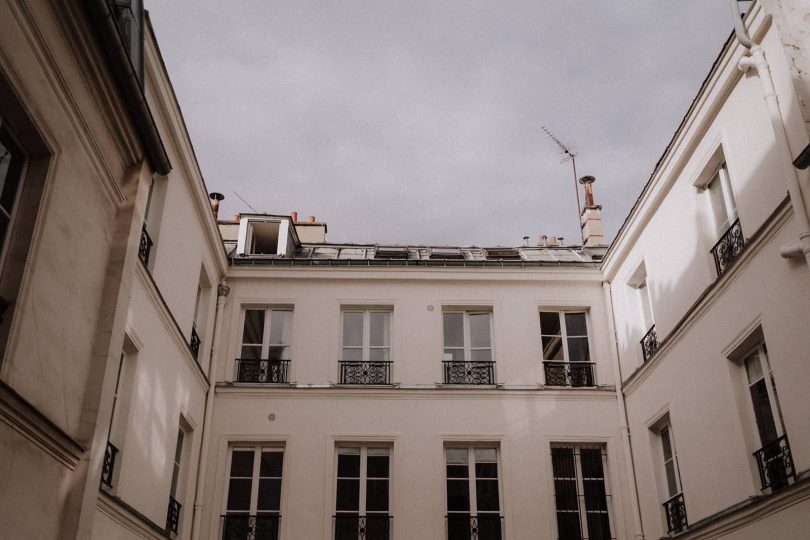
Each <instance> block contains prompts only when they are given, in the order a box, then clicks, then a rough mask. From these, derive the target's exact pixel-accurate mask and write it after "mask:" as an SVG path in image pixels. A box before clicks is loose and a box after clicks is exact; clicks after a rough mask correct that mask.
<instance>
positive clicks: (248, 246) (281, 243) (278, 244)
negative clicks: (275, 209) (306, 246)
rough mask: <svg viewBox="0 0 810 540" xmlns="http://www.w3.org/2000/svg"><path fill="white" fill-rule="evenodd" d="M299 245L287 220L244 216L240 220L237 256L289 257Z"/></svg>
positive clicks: (272, 217) (273, 217)
mask: <svg viewBox="0 0 810 540" xmlns="http://www.w3.org/2000/svg"><path fill="white" fill-rule="evenodd" d="M297 244H298V242H297V239H296V238H295V237H294V232H293V230H292V227H290V221H289V219H287V218H284V217H275V216H267V217H260V216H245V215H243V216H242V218H241V219H240V223H239V240H238V242H237V247H236V254H237V255H241V256H250V255H276V256H285V255H287V256H289V255H292V254H293V253H294V252H295V247H296V246H297Z"/></svg>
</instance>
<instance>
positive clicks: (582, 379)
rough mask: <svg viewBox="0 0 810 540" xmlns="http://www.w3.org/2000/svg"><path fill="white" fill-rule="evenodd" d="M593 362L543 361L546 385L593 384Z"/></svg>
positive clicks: (578, 386)
mask: <svg viewBox="0 0 810 540" xmlns="http://www.w3.org/2000/svg"><path fill="white" fill-rule="evenodd" d="M594 365H595V363H594V362H552V361H546V362H543V370H544V371H545V374H546V386H570V387H572V388H580V387H583V386H595V385H596V383H595V382H594V377H593V367H594Z"/></svg>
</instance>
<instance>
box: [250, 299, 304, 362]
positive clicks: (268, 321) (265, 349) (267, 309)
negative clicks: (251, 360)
mask: <svg viewBox="0 0 810 540" xmlns="http://www.w3.org/2000/svg"><path fill="white" fill-rule="evenodd" d="M248 311H264V328H263V329H262V342H261V343H245V342H244V341H242V340H243V339H244V335H245V319H246V317H247V312H248ZM273 311H288V312H290V317H291V322H290V342H289V343H286V344H285V343H270V328H271V325H272V324H273ZM294 317H295V310H294V309H293V307H292V306H273V305H270V306H257V305H249V304H248V305H243V306H242V312H241V315H240V318H239V322H240V324H239V330H238V332H239V338H238V340H237V347H238V349H239V350H238V351H237V355H236V358H240V359H241V357H242V347H250V346H253V347H258V346H259V345H261V353H260V355H261V360H267V359H268V356H269V354H270V346H271V345H272V346H279V347H287V348H288V349H289V351H290V360H289V361H290V363H291V364H292V342H293V332H294V328H293V325H294V324H295V323H294Z"/></svg>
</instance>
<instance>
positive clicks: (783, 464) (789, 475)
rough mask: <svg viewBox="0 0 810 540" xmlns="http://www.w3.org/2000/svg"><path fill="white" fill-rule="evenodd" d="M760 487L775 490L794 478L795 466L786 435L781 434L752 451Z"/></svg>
mask: <svg viewBox="0 0 810 540" xmlns="http://www.w3.org/2000/svg"><path fill="white" fill-rule="evenodd" d="M753 455H754V459H755V460H756V462H757V468H758V469H759V479H760V481H761V482H762V489H763V490H766V489H770V490H771V491H776V490H778V489H782V488H783V487H786V486H787V485H788V484H789V483H790V481H791V480H795V479H796V467H795V466H794V465H793V456H792V454H791V453H790V444H789V443H788V438H787V435H782V436H781V437H779V438H778V439H776V440H775V441H773V442H770V443H768V444H766V445H765V446H763V447H762V448H760V449H759V450H757V451H756V452H754V454H753Z"/></svg>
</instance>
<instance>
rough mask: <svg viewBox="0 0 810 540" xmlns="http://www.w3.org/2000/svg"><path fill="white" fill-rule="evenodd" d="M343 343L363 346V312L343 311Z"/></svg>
mask: <svg viewBox="0 0 810 540" xmlns="http://www.w3.org/2000/svg"><path fill="white" fill-rule="evenodd" d="M343 345H344V346H347V345H348V346H354V347H362V346H363V313H362V312H356V311H344V312H343Z"/></svg>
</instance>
